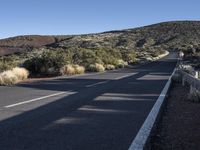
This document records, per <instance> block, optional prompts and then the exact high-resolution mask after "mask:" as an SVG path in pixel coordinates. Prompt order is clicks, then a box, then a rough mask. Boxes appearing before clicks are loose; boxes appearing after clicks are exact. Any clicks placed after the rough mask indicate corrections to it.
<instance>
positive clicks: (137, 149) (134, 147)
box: [128, 70, 175, 150]
mask: <svg viewBox="0 0 200 150" xmlns="http://www.w3.org/2000/svg"><path fill="white" fill-rule="evenodd" d="M174 73H175V70H174V72H173V73H172V75H171V76H170V78H169V80H168V82H167V83H166V84H165V87H164V88H163V90H162V92H161V93H160V96H159V97H158V99H157V101H156V103H155V104H154V106H153V108H152V109H151V111H150V113H149V115H148V116H147V118H146V120H145V121H144V123H143V125H142V127H141V128H140V130H139V132H138V133H137V135H136V137H135V139H134V140H133V142H132V143H131V145H130V147H129V149H128V150H143V149H144V147H145V144H146V142H147V139H148V137H149V135H150V133H151V130H152V128H153V126H154V124H155V121H156V118H157V116H158V114H159V112H160V109H161V106H162V104H163V102H164V100H165V96H166V94H167V92H168V90H169V87H170V85H171V78H172V76H173V75H174Z"/></svg>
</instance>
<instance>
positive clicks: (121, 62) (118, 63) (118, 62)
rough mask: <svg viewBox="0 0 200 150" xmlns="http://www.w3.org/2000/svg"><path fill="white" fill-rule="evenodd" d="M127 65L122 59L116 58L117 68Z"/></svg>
mask: <svg viewBox="0 0 200 150" xmlns="http://www.w3.org/2000/svg"><path fill="white" fill-rule="evenodd" d="M127 65H128V63H127V62H126V61H124V60H122V59H119V60H117V67H118V68H124V67H126V66H127Z"/></svg>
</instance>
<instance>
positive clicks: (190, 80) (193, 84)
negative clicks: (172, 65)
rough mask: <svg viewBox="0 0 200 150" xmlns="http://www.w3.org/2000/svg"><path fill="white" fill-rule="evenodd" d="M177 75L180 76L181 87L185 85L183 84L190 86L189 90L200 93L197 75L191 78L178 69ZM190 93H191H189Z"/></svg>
mask: <svg viewBox="0 0 200 150" xmlns="http://www.w3.org/2000/svg"><path fill="white" fill-rule="evenodd" d="M177 73H178V75H179V76H180V79H181V81H182V85H185V83H187V84H189V85H190V87H191V88H190V89H191V90H192V89H196V90H198V91H200V79H198V78H197V77H198V74H197V75H196V77H195V76H192V75H191V74H189V73H187V72H185V71H183V70H181V69H178V70H177ZM191 92H192V91H191Z"/></svg>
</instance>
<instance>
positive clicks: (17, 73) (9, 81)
mask: <svg viewBox="0 0 200 150" xmlns="http://www.w3.org/2000/svg"><path fill="white" fill-rule="evenodd" d="M28 75H29V72H28V70H26V69H25V68H18V67H17V68H13V69H12V70H7V71H4V72H2V73H0V85H13V84H16V83H18V82H20V81H22V80H25V79H27V78H28Z"/></svg>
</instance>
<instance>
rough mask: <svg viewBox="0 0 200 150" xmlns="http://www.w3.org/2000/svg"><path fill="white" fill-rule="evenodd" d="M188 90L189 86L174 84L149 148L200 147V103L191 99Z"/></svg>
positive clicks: (184, 149) (195, 149)
mask: <svg viewBox="0 0 200 150" xmlns="http://www.w3.org/2000/svg"><path fill="white" fill-rule="evenodd" d="M188 92H189V89H188V88H185V87H182V86H181V85H180V84H177V83H175V84H174V86H173V88H172V89H171V91H170V96H169V98H168V99H167V104H166V107H165V110H164V112H163V117H162V118H161V120H160V121H159V122H158V125H157V128H156V131H155V132H154V135H152V137H151V139H150V144H149V145H147V147H146V149H147V150H155V149H156V150H169V149H170V150H171V149H174V150H188V149H189V150H197V149H200V143H199V140H200V128H199V125H200V119H199V114H200V104H199V103H193V102H191V101H189V100H188V99H187V93H188Z"/></svg>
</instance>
